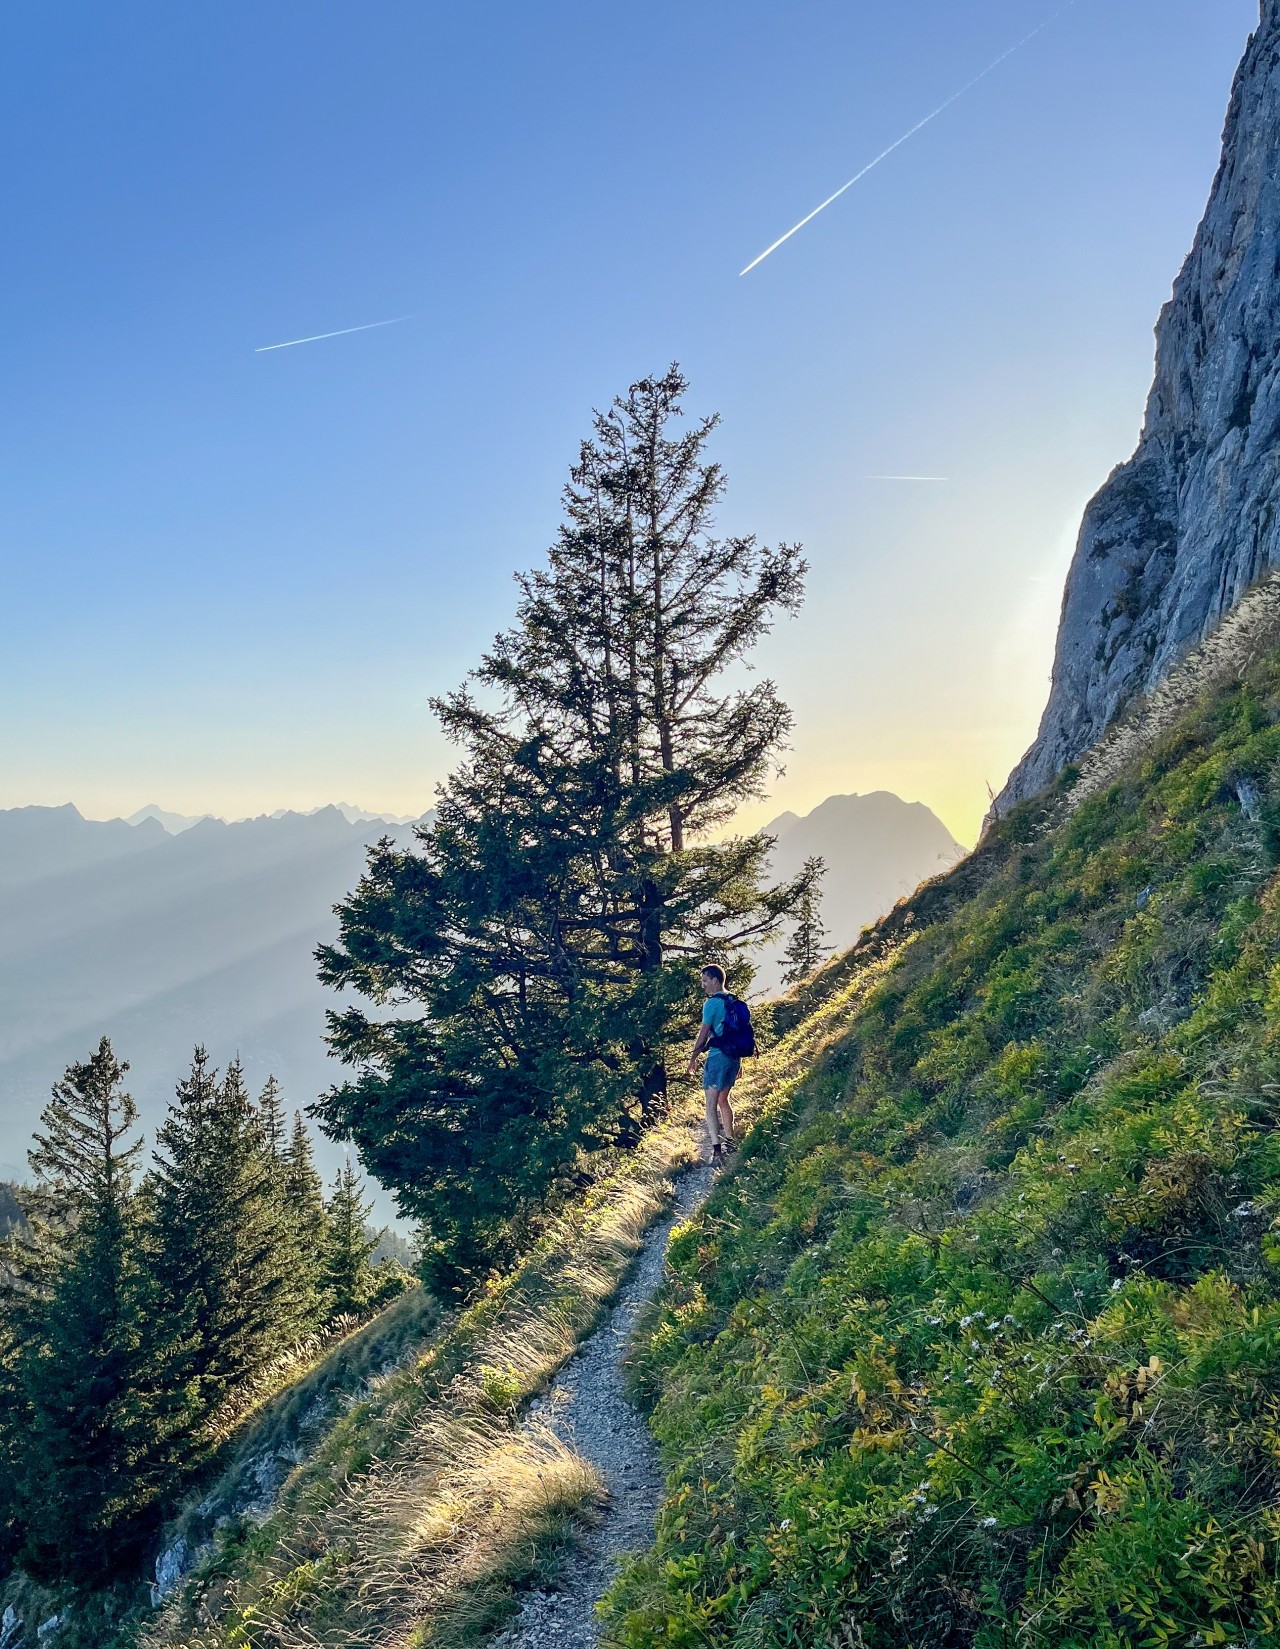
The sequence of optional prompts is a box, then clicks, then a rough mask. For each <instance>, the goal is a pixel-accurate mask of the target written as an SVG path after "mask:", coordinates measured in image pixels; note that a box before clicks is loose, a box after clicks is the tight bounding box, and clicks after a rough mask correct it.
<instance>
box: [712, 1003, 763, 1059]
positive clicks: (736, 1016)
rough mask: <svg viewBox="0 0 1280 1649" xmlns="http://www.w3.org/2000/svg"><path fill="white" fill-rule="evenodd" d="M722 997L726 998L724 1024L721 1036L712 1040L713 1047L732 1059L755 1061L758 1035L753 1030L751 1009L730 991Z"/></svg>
mask: <svg viewBox="0 0 1280 1649" xmlns="http://www.w3.org/2000/svg"><path fill="white" fill-rule="evenodd" d="M720 995H721V996H722V997H723V998H724V1024H723V1025H721V1027H720V1034H719V1035H718V1036H713V1037H712V1038H711V1046H712V1047H713V1048H717V1049H718V1050H719V1051H720V1052H721V1053H722V1054H727V1055H728V1057H729V1058H730V1059H753V1058H754V1057H755V1051H756V1033H755V1031H754V1030H752V1028H751V1009H750V1008H749V1007H748V1006H747V1004H746V1003H745V1002H739V1000H738V998H737V997H736V996H730V995H729V993H728V991H721V992H720Z"/></svg>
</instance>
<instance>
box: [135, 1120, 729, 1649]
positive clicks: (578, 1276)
mask: <svg viewBox="0 0 1280 1649" xmlns="http://www.w3.org/2000/svg"><path fill="white" fill-rule="evenodd" d="M695 1141H696V1132H695V1117H694V1109H693V1106H692V1105H690V1106H687V1107H685V1108H683V1109H682V1110H681V1111H680V1113H679V1114H677V1115H676V1116H674V1117H673V1118H672V1120H671V1121H669V1122H667V1123H666V1124H664V1125H663V1126H662V1127H660V1128H657V1129H655V1130H654V1132H653V1133H652V1134H651V1135H650V1136H649V1137H648V1139H646V1141H645V1142H644V1143H643V1144H642V1145H641V1146H640V1148H639V1149H638V1150H637V1151H636V1152H635V1153H634V1154H633V1155H632V1156H631V1157H629V1158H628V1159H627V1160H626V1161H624V1162H623V1163H622V1164H621V1165H620V1166H619V1167H617V1168H616V1170H615V1171H614V1172H613V1173H612V1174H611V1175H609V1176H608V1177H607V1178H605V1179H603V1180H602V1181H600V1182H599V1183H598V1184H597V1185H595V1186H594V1187H592V1188H591V1189H590V1190H589V1191H588V1192H587V1193H586V1195H585V1196H584V1197H583V1198H582V1200H581V1201H580V1203H579V1204H577V1205H576V1206H575V1208H574V1209H572V1210H571V1211H570V1212H568V1213H566V1214H565V1215H564V1216H563V1217H562V1218H561V1219H560V1220H558V1221H557V1222H556V1223H555V1225H554V1226H553V1227H552V1228H551V1229H550V1230H549V1231H548V1232H547V1233H546V1235H545V1236H544V1237H543V1238H542V1239H541V1240H540V1241H539V1242H538V1243H537V1244H536V1246H535V1247H534V1249H533V1250H532V1251H531V1253H530V1254H529V1256H528V1257H527V1258H526V1260H525V1261H524V1262H523V1263H522V1265H521V1266H520V1267H519V1268H518V1269H517V1270H516V1271H514V1272H513V1273H511V1274H510V1275H509V1276H507V1277H504V1278H502V1279H499V1280H498V1281H496V1282H495V1283H494V1284H493V1285H492V1286H491V1287H490V1289H489V1290H488V1291H487V1292H486V1294H485V1296H484V1297H483V1298H481V1299H480V1300H479V1301H477V1302H476V1304H474V1305H473V1306H471V1307H470V1308H469V1309H468V1310H466V1311H465V1312H463V1313H462V1314H461V1316H460V1317H459V1318H458V1320H457V1321H456V1323H455V1324H454V1326H453V1327H452V1329H450V1330H449V1331H448V1332H446V1333H445V1334H443V1335H442V1336H441V1337H440V1338H439V1339H438V1340H437V1341H436V1342H435V1343H434V1344H433V1345H432V1346H431V1347H430V1348H429V1349H428V1350H427V1351H426V1352H425V1354H424V1355H422V1356H421V1357H420V1358H418V1359H417V1360H416V1361H415V1362H414V1364H413V1366H412V1367H408V1368H405V1369H403V1370H402V1371H400V1372H398V1373H395V1374H392V1375H390V1376H389V1377H388V1378H387V1379H385V1380H384V1381H382V1382H381V1383H380V1384H379V1385H378V1386H377V1387H376V1388H375V1389H374V1391H373V1392H372V1394H371V1395H370V1397H369V1399H368V1401H366V1402H364V1403H362V1404H359V1405H357V1406H356V1407H355V1408H353V1409H352V1411H351V1412H350V1414H348V1415H347V1416H346V1417H345V1418H344V1420H342V1421H341V1422H339V1424H338V1425H337V1426H336V1427H334V1428H333V1430H332V1432H331V1433H330V1435H329V1436H328V1437H327V1438H326V1439H325V1441H324V1443H323V1444H322V1445H321V1447H320V1448H319V1449H318V1450H317V1452H316V1454H315V1455H314V1456H313V1457H312V1458H311V1459H309V1460H308V1461H306V1462H304V1463H303V1464H302V1465H301V1466H299V1467H298V1468H297V1470H296V1471H295V1472H294V1473H293V1476H292V1477H291V1479H290V1480H289V1482H288V1483H287V1484H286V1486H285V1489H284V1491H283V1493H282V1496H281V1499H280V1502H279V1504H278V1507H277V1510H276V1512H275V1513H274V1515H273V1516H272V1517H271V1518H269V1519H268V1520H267V1521H266V1522H265V1523H263V1524H262V1525H261V1526H260V1527H258V1528H256V1529H255V1528H243V1527H242V1528H241V1529H239V1530H238V1531H236V1532H235V1533H234V1534H233V1535H230V1536H228V1537H226V1538H225V1539H224V1541H223V1543H222V1547H221V1549H220V1551H218V1552H217V1553H216V1554H214V1555H213V1556H212V1557H211V1558H210V1559H209V1560H208V1561H207V1562H206V1564H205V1565H204V1567H203V1568H202V1569H201V1570H200V1571H199V1572H198V1573H197V1575H196V1576H195V1577H193V1579H192V1581H191V1582H190V1583H189V1584H188V1585H187V1587H186V1588H185V1589H184V1590H183V1592H182V1593H180V1595H179V1596H178V1597H177V1598H175V1599H174V1601H173V1602H172V1603H171V1604H170V1605H169V1606H168V1607H166V1608H165V1609H164V1610H163V1611H162V1612H161V1614H160V1615H159V1616H157V1617H155V1618H153V1620H152V1621H151V1623H150V1624H149V1626H148V1627H147V1629H146V1630H145V1631H144V1632H143V1633H142V1635H141V1637H140V1639H139V1643H140V1645H141V1646H142V1649H426V1646H430V1649H462V1646H463V1645H469V1644H475V1643H477V1642H478V1641H480V1639H481V1638H482V1637H483V1635H484V1634H485V1633H486V1632H487V1631H489V1630H490V1629H491V1628H492V1627H494V1626H496V1625H497V1624H499V1623H500V1621H501V1620H502V1618H503V1617H504V1615H505V1614H506V1613H508V1612H509V1611H510V1609H511V1608H512V1607H513V1598H514V1594H515V1591H516V1590H517V1589H518V1588H519V1587H520V1586H521V1585H524V1584H527V1583H528V1582H529V1581H530V1580H533V1579H538V1578H544V1577H545V1576H546V1575H547V1574H548V1572H549V1570H550V1569H551V1568H553V1567H554V1565H555V1563H556V1561H557V1554H558V1553H561V1552H563V1550H564V1548H565V1545H566V1543H567V1542H568V1541H570V1540H571V1539H572V1538H573V1534H574V1531H575V1529H577V1528H580V1527H582V1526H583V1524H584V1523H586V1522H589V1521H590V1520H591V1519H592V1518H593V1517H594V1515H595V1513H596V1511H597V1509H598V1507H599V1505H600V1503H601V1499H602V1492H603V1491H602V1486H601V1483H600V1480H599V1478H598V1476H597V1475H596V1473H595V1472H594V1471H593V1469H592V1468H591V1467H590V1466H589V1465H588V1464H587V1463H586V1462H585V1461H583V1460H582V1459H581V1458H580V1457H578V1456H577V1455H575V1454H574V1453H573V1451H572V1450H570V1449H569V1448H567V1447H566V1446H565V1445H564V1444H563V1443H561V1442H560V1441H559V1440H558V1439H557V1438H556V1437H555V1436H554V1435H553V1434H552V1433H550V1432H549V1431H547V1430H545V1429H544V1428H538V1427H530V1426H524V1425H522V1424H521V1422H520V1410H521V1408H522V1406H523V1405H524V1404H525V1402H526V1401H527V1399H528V1398H529V1397H531V1396H533V1395H534V1394H535V1393H537V1392H539V1391H541V1390H543V1389H545V1387H546V1386H547V1384H548V1383H549V1381H550V1380H551V1378H552V1377H553V1376H554V1374H555V1373H556V1371H557V1370H558V1369H559V1368H560V1366H561V1365H562V1364H563V1363H564V1362H565V1361H566V1360H567V1358H568V1357H569V1356H570V1355H571V1354H572V1352H573V1350H574V1349H575V1347H576V1346H577V1344H578V1342H579V1341H580V1340H581V1338H582V1337H583V1336H584V1335H585V1334H586V1333H587V1332H588V1331H589V1330H590V1329H591V1328H592V1327H593V1326H594V1324H595V1322H596V1321H597V1319H598V1318H599V1316H600V1314H601V1312H602V1310H603V1309H604V1307H605V1305H606V1303H607V1302H608V1301H609V1299H610V1298H611V1297H612V1296H613V1294H614V1293H615V1292H616V1290H617V1288H618V1285H619V1283H620V1282H621V1280H622V1277H623V1276H624V1274H625V1272H626V1270H627V1267H628V1265H629V1264H630V1262H631V1260H632V1259H633V1258H634V1256H635V1254H636V1252H637V1251H638V1249H639V1248H640V1246H641V1244H642V1242H643V1239H644V1234H645V1232H646V1231H647V1229H648V1228H649V1226H650V1225H651V1224H652V1223H653V1221H654V1219H655V1217H656V1216H657V1215H658V1214H659V1213H660V1212H661V1210H662V1208H663V1207H664V1206H665V1204H666V1202H667V1200H668V1198H669V1195H670V1189H671V1179H672V1176H673V1175H674V1174H675V1173H676V1172H678V1171H679V1170H681V1169H683V1168H685V1167H687V1166H689V1165H690V1164H691V1163H692V1161H693V1160H694V1156H695Z"/></svg>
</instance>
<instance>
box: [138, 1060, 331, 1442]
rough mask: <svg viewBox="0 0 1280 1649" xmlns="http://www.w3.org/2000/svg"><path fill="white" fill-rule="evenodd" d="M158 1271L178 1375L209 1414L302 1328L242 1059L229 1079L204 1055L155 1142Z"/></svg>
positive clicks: (288, 1247) (153, 1238)
mask: <svg viewBox="0 0 1280 1649" xmlns="http://www.w3.org/2000/svg"><path fill="white" fill-rule="evenodd" d="M156 1145H157V1150H156V1153H155V1167H154V1170H153V1173H152V1176H151V1183H150V1186H149V1206H150V1244H151V1269H152V1273H153V1276H154V1279H155V1286H156V1290H157V1296H158V1298H157V1307H158V1309H159V1311H160V1312H161V1314H162V1316H163V1320H164V1321H166V1322H167V1323H168V1324H169V1325H170V1327H171V1334H172V1348H173V1349H172V1358H173V1364H174V1372H173V1374H172V1375H171V1378H172V1379H175V1380H180V1381H181V1382H182V1383H183V1384H188V1383H189V1384H193V1385H194V1386H195V1388H196V1389H197V1391H198V1393H199V1403H200V1408H201V1411H202V1413H203V1414H204V1415H205V1416H206V1417H208V1416H209V1415H211V1414H212V1413H213V1412H214V1411H215V1410H216V1409H217V1407H218V1405H219V1404H220V1403H221V1402H222V1401H223V1400H224V1399H225V1398H226V1397H228V1396H229V1395H230V1394H231V1392H232V1391H234V1389H235V1388H236V1386H237V1385H238V1384H239V1383H240V1382H241V1381H243V1380H245V1379H247V1378H249V1377H251V1376H252V1375H254V1374H256V1373H257V1372H259V1370H261V1369H262V1368H263V1367H264V1366H265V1365H266V1364H267V1363H268V1362H270V1361H271V1359H272V1358H273V1357H274V1356H276V1355H277V1354H278V1353H279V1352H280V1351H281V1350H283V1349H284V1348H285V1347H286V1346H287V1345H289V1344H290V1343H292V1341H293V1340H294V1339H296V1338H297V1336H298V1334H299V1332H300V1331H301V1328H302V1326H303V1325H302V1316H303V1306H302V1304H301V1301H300V1293H301V1290H300V1288H299V1279H298V1277H297V1275H296V1268H295V1265H294V1253H293V1244H292V1243H291V1242H290V1241H289V1239H288V1234H287V1229H286V1227H285V1224H284V1221H283V1217H282V1213H281V1202H280V1198H279V1196H278V1194H277V1186H276V1184H275V1183H274V1177H273V1176H274V1169H273V1166H272V1165H271V1164H270V1163H269V1162H268V1160H267V1157H266V1155H265V1152H264V1148H263V1143H262V1135H261V1129H260V1125H259V1119H258V1117H257V1115H256V1113H255V1109H254V1106H253V1104H252V1102H251V1100H250V1098H249V1095H248V1093H247V1091H246V1089H245V1086H244V1080H243V1074H242V1072H241V1070H240V1067H239V1065H238V1064H232V1065H231V1066H230V1067H229V1069H228V1071H227V1074H226V1076H225V1078H224V1079H223V1080H221V1081H219V1079H218V1073H217V1071H216V1070H215V1069H214V1068H213V1066H212V1065H211V1064H210V1063H209V1057H208V1054H207V1053H206V1052H205V1050H204V1049H203V1048H197V1049H196V1052H195V1056H194V1058H193V1060H192V1064H191V1070H190V1072H189V1074H188V1075H187V1077H186V1078H184V1080H183V1081H182V1082H180V1083H179V1084H178V1088H177V1094H176V1098H175V1101H174V1103H173V1105H172V1107H171V1108H170V1111H169V1114H168V1116H167V1117H166V1119H165V1121H164V1123H163V1125H162V1126H161V1128H160V1131H159V1133H158V1134H157V1136H156Z"/></svg>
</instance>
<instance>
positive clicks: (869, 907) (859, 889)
mask: <svg viewBox="0 0 1280 1649" xmlns="http://www.w3.org/2000/svg"><path fill="white" fill-rule="evenodd" d="M765 828H766V830H767V831H768V833H769V835H771V836H776V837H777V839H778V845H777V848H776V849H775V850H774V855H773V864H772V868H773V873H774V875H775V876H776V877H778V878H779V879H781V878H783V877H786V876H794V875H796V874H797V873H798V872H799V871H800V870H801V869H802V868H803V866H804V863H805V860H806V859H811V858H814V857H819V858H821V859H823V860H824V861H825V863H826V867H827V868H826V874H825V875H824V877H823V880H822V921H823V925H824V926H825V928H826V929H827V934H828V939H829V942H830V943H831V944H832V945H833V946H834V947H835V948H836V949H837V950H846V949H848V947H849V946H850V945H852V944H853V942H854V941H855V940H856V939H857V937H858V935H859V934H860V933H861V932H862V930H863V928H865V927H867V926H869V925H870V924H871V923H872V922H874V921H875V920H876V919H877V917H880V916H883V915H884V914H885V912H886V911H889V910H892V909H893V907H894V905H896V904H897V902H898V900H899V899H902V898H904V897H905V896H906V895H907V894H908V893H911V892H912V891H913V890H914V889H915V888H917V887H918V886H919V885H920V883H921V882H923V881H925V880H926V879H927V878H928V877H930V876H938V875H940V874H941V873H942V872H943V871H944V870H949V869H950V868H951V866H952V865H953V864H955V863H956V861H957V860H958V859H962V858H963V857H964V855H965V851H966V850H965V849H964V848H963V847H961V845H960V843H959V842H957V841H956V839H955V837H954V836H952V834H951V832H950V831H949V830H948V829H947V827H946V825H944V824H943V822H942V820H941V819H939V818H938V816H937V814H936V813H934V812H932V811H931V810H930V809H929V808H927V807H926V806H925V805H924V803H923V802H904V801H903V800H902V799H901V797H899V796H895V795H893V794H892V793H891V792H890V791H888V790H877V791H873V792H872V794H870V795H868V796H829V797H828V798H827V800H826V801H825V802H822V803H821V804H820V805H819V806H818V807H815V808H814V810H813V812H812V813H807V814H805V815H804V816H803V817H800V816H799V815H798V814H795V813H782V814H779V816H778V817H777V818H776V819H774V820H773V821H772V823H771V824H769V825H767V826H766V827H765ZM783 948H784V946H783V944H778V945H774V946H772V947H771V948H770V949H769V950H767V951H765V952H762V954H761V957H760V960H759V962H758V964H757V966H758V969H759V972H758V976H757V980H756V986H757V988H758V989H764V990H772V989H776V988H777V986H778V985H779V983H780V982H781V978H782V951H783Z"/></svg>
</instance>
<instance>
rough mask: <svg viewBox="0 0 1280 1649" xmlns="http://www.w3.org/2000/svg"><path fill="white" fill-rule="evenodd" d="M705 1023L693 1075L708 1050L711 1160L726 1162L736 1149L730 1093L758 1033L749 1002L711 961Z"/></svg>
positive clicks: (705, 976) (705, 1075)
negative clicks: (733, 991) (732, 992)
mask: <svg viewBox="0 0 1280 1649" xmlns="http://www.w3.org/2000/svg"><path fill="white" fill-rule="evenodd" d="M701 978H702V991H703V995H704V996H705V997H706V999H707V1000H706V1001H705V1002H704V1003H703V1004H702V1024H701V1026H700V1027H699V1029H698V1040H697V1041H696V1042H695V1043H694V1045H693V1052H692V1053H691V1054H690V1055H689V1075H690V1076H697V1074H698V1055H699V1054H701V1053H703V1052H704V1051H705V1052H706V1055H707V1060H706V1064H705V1065H704V1066H703V1069H702V1088H703V1092H704V1093H705V1095H706V1099H707V1139H708V1141H709V1143H710V1145H711V1161H712V1163H713V1164H718V1163H721V1162H723V1161H724V1156H725V1152H726V1151H732V1150H733V1148H734V1143H733V1106H732V1105H731V1104H730V1103H729V1095H730V1094H731V1093H732V1092H733V1085H734V1083H735V1082H736V1081H737V1080H738V1072H739V1071H740V1070H741V1068H742V1061H743V1059H744V1058H745V1057H747V1056H749V1055H751V1054H753V1053H755V1051H756V1044H755V1036H754V1035H753V1033H752V1029H751V1012H750V1010H749V1009H748V1007H747V1005H746V1003H745V1002H740V1001H739V1000H738V998H737V997H736V996H732V995H730V993H729V992H728V991H726V990H725V988H724V969H723V968H720V967H717V966H716V965H715V963H714V962H709V963H708V964H707V966H706V967H705V968H703V970H702V975H701Z"/></svg>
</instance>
